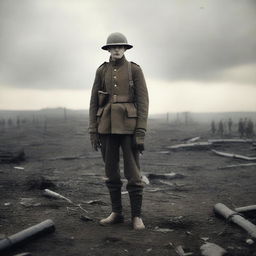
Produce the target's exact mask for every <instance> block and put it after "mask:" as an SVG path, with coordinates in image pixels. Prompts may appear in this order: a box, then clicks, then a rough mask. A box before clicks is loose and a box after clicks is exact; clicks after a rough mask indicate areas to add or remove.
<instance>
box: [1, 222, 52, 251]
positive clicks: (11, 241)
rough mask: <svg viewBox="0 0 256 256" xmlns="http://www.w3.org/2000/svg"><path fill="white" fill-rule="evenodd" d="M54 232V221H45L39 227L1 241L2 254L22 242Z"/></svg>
mask: <svg viewBox="0 0 256 256" xmlns="http://www.w3.org/2000/svg"><path fill="white" fill-rule="evenodd" d="M54 231H55V227H54V223H53V221H52V220H50V219H48V220H45V221H43V222H41V223H39V224H37V225H34V226H32V227H30V228H27V229H25V230H22V231H20V232H18V233H16V234H14V235H11V236H9V237H7V238H5V239H2V240H0V252H2V251H4V250H7V249H10V248H12V247H14V246H16V245H18V244H20V243H22V242H25V241H29V240H30V239H31V238H34V237H35V236H38V235H41V234H45V233H50V232H54Z"/></svg>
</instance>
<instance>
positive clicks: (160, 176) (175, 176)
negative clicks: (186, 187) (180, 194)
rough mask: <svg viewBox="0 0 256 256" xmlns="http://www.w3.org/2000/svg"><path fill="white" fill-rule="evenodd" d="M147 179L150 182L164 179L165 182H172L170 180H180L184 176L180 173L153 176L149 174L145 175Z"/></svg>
mask: <svg viewBox="0 0 256 256" xmlns="http://www.w3.org/2000/svg"><path fill="white" fill-rule="evenodd" d="M147 176H148V178H149V179H150V180H151V179H152V180H153V179H165V180H172V179H181V178H184V177H185V175H183V174H180V173H175V172H170V173H164V174H155V173H150V174H148V175H147Z"/></svg>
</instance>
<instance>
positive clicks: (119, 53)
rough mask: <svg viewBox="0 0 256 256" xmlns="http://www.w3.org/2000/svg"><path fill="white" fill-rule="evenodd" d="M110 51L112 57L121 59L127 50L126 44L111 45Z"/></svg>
mask: <svg viewBox="0 0 256 256" xmlns="http://www.w3.org/2000/svg"><path fill="white" fill-rule="evenodd" d="M108 51H109V52H110V55H111V59H112V60H116V59H121V58H122V57H123V56H124V52H125V51H126V48H125V47H124V46H120V45H118V46H111V47H109V49H108Z"/></svg>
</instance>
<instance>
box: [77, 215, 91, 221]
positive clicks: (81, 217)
mask: <svg viewBox="0 0 256 256" xmlns="http://www.w3.org/2000/svg"><path fill="white" fill-rule="evenodd" d="M80 220H82V221H86V222H87V221H93V219H92V218H90V217H89V216H86V215H84V214H82V215H80Z"/></svg>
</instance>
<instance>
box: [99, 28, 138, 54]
mask: <svg viewBox="0 0 256 256" xmlns="http://www.w3.org/2000/svg"><path fill="white" fill-rule="evenodd" d="M115 45H121V46H125V47H126V49H131V48H132V47H133V46H132V45H130V44H128V42H127V39H126V37H125V36H124V35H123V34H121V33H119V32H115V33H112V34H110V35H109V36H108V38H107V43H106V45H104V46H102V47H101V49H103V50H108V48H109V46H115Z"/></svg>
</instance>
